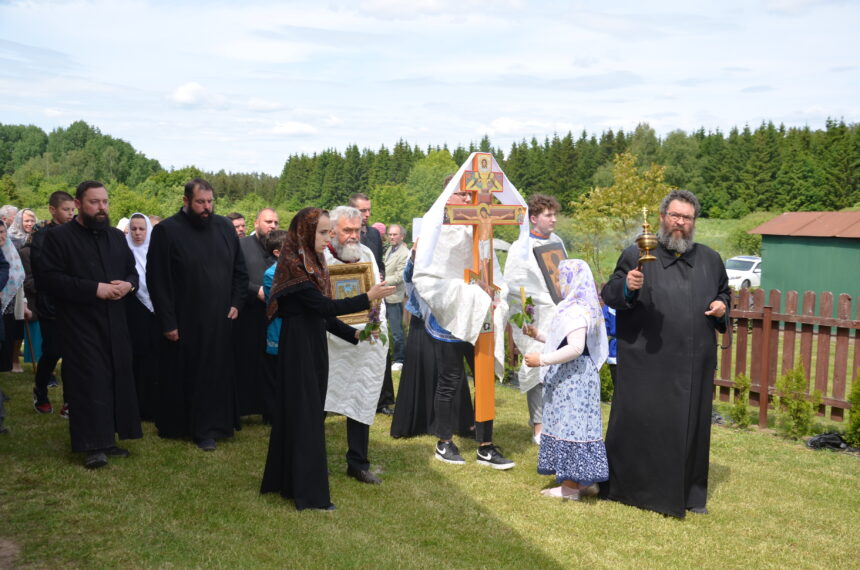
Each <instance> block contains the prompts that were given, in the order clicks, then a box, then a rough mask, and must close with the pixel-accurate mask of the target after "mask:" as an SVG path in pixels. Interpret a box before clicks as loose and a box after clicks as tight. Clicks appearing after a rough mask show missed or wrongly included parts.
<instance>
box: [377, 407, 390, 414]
mask: <svg viewBox="0 0 860 570" xmlns="http://www.w3.org/2000/svg"><path fill="white" fill-rule="evenodd" d="M376 413H377V414H385V415H386V416H393V415H394V408H389V407H384V408H379V409H378V410H376Z"/></svg>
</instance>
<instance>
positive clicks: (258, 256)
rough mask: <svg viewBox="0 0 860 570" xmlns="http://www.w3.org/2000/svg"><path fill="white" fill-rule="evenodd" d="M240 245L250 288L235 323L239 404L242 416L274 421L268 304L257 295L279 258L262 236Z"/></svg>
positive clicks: (243, 240) (234, 335) (253, 236)
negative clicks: (260, 416) (266, 363)
mask: <svg viewBox="0 0 860 570" xmlns="http://www.w3.org/2000/svg"><path fill="white" fill-rule="evenodd" d="M239 246H240V247H241V248H242V254H243V256H244V258H245V266H246V267H247V269H248V291H247V295H246V296H245V304H244V305H243V306H241V307H239V318H237V319H236V322H235V323H234V326H233V346H234V348H235V355H236V356H235V358H236V398H237V405H238V407H239V415H240V416H247V415H249V414H263V415H264V417H265V418H266V419H267V420H268V421H271V412H270V410H268V407H270V406H271V405H272V398H273V397H274V394H268V393H267V390H266V388H267V387H268V385H269V384H270V383H271V382H269V379H268V378H267V369H266V367H265V366H264V365H263V362H264V358H265V355H266V325H267V324H268V321H267V319H266V304H265V303H263V301H261V300H260V299H259V298H257V292H258V291H259V290H260V287H262V285H263V273H265V272H266V269H268V268H269V267H271V265H272V264H273V263H275V261H277V260H276V259H275V256H273V255H271V254H269V253H268V252H267V251H266V249H265V248H264V247H263V244H262V242H261V240H260V236H259V235H256V234H255V235H252V236H248V237H244V238H242V239H240V240H239Z"/></svg>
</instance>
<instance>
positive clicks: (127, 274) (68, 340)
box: [39, 219, 143, 451]
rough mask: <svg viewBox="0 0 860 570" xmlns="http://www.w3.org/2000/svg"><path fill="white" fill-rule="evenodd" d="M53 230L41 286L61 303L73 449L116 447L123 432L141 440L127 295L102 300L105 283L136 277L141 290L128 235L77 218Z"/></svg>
mask: <svg viewBox="0 0 860 570" xmlns="http://www.w3.org/2000/svg"><path fill="white" fill-rule="evenodd" d="M46 234H47V235H46V236H45V241H44V244H43V246H42V251H41V256H40V260H39V265H40V273H39V287H40V290H42V291H44V292H46V293H48V294H49V295H51V299H52V300H53V301H54V303H55V305H56V311H57V318H58V320H59V325H60V331H61V334H62V338H63V383H64V385H65V397H66V400H67V402H68V404H69V409H70V410H72V411H71V414H70V417H69V433H70V435H71V440H72V451H94V450H97V449H105V448H108V447H111V446H113V445H115V443H116V441H115V434H118V435H119V437H120V439H136V438H140V437H142V436H143V433H142V432H141V429H140V417H139V415H138V408H137V396H136V392H135V386H134V375H133V372H132V351H131V340H130V337H129V331H128V325H127V324H126V314H125V299H118V300H102V299H98V298H97V297H96V290H97V289H98V284H99V283H110V282H111V281H114V280H119V281H128V282H129V283H131V284H132V286H133V287H134V288H137V285H138V276H137V271H136V270H135V268H134V257H133V256H132V254H131V251H130V250H129V249H128V245H127V244H126V240H125V236H124V235H123V234H122V232H121V231H119V230H117V229H116V228H105V229H103V230H95V231H94V230H90V229H88V228H85V227H84V226H82V225H81V224H80V223H78V221H77V219H75V220H72V221H71V222H69V223H66V224H63V225H61V226H57V227H56V228H54V229H52V230H51V231H50V232H46ZM128 294H129V295H133V294H134V293H132V292H130V293H128Z"/></svg>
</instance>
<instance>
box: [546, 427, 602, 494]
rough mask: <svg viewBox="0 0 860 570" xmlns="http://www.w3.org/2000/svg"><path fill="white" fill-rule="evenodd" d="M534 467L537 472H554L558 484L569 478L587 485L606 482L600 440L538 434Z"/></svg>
mask: <svg viewBox="0 0 860 570" xmlns="http://www.w3.org/2000/svg"><path fill="white" fill-rule="evenodd" d="M537 470H538V473H540V474H541V475H555V479H556V481H558V482H559V483H561V482H562V481H573V482H575V483H579V484H580V485H584V486H588V485H591V484H592V483H600V482H601V481H607V480H608V479H609V464H608V463H607V462H606V446H605V445H603V441H588V442H582V443H580V442H575V441H564V440H563V439H556V438H554V437H552V436H551V435H546V434H542V435H541V438H540V451H539V452H538V468H537Z"/></svg>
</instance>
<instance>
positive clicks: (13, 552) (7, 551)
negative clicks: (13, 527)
mask: <svg viewBox="0 0 860 570" xmlns="http://www.w3.org/2000/svg"><path fill="white" fill-rule="evenodd" d="M19 554H21V547H20V546H18V545H17V544H16V543H14V542H12V541H11V540H9V539H8V538H3V537H0V569H2V570H7V569H11V568H15V560H17V559H18V555H19Z"/></svg>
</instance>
